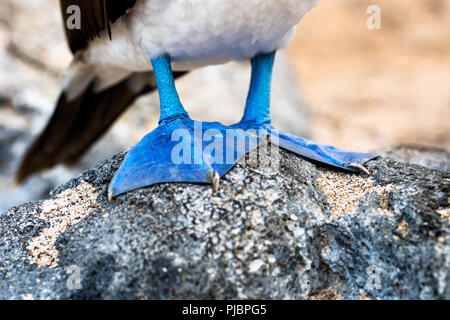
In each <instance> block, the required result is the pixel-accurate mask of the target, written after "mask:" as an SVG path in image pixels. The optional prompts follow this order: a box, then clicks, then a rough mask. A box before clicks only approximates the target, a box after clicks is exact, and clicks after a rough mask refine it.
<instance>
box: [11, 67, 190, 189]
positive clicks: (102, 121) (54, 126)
mask: <svg viewBox="0 0 450 320" xmlns="http://www.w3.org/2000/svg"><path fill="white" fill-rule="evenodd" d="M144 75H145V76H146V77H149V78H150V81H146V83H147V84H144V87H143V89H142V90H141V91H140V92H133V90H131V86H130V83H134V85H136V81H143V79H144V78H143V76H144ZM181 75H182V73H175V77H178V76H181ZM151 78H153V81H152V80H151ZM152 82H153V84H151V83H152ZM93 87H94V82H93V83H92V84H91V86H89V87H88V88H87V89H86V90H85V91H84V93H83V94H82V95H80V96H79V97H78V98H76V99H74V100H71V101H68V100H67V99H66V95H65V93H62V94H61V96H60V98H59V101H58V104H57V107H56V110H55V111H54V113H53V116H52V117H51V119H50V121H49V122H48V124H47V126H46V128H45V129H44V131H43V132H42V133H41V134H40V135H39V136H38V137H37V138H36V139H35V141H34V142H33V144H32V145H31V146H30V147H29V148H28V150H27V152H26V154H25V157H24V158H23V160H22V163H21V165H20V167H19V169H18V171H17V173H16V181H17V182H18V183H21V182H23V181H24V180H25V179H26V178H27V177H28V176H30V175H32V174H35V173H38V172H40V171H43V170H46V169H50V168H52V167H53V166H55V165H58V164H66V165H71V164H73V163H74V162H76V161H77V160H78V159H79V158H80V156H81V155H83V154H84V153H85V152H86V151H87V150H88V149H89V147H90V146H91V145H92V144H93V143H94V142H95V141H96V140H97V139H98V138H99V137H101V136H102V135H103V134H104V133H105V132H106V131H107V130H108V129H109V127H110V126H111V125H112V124H113V123H114V121H115V120H116V119H117V118H118V117H119V116H120V115H121V114H122V113H123V111H125V109H126V108H127V107H128V106H129V105H131V104H132V103H133V102H134V101H135V99H136V98H138V97H139V96H140V95H142V94H145V93H148V92H151V91H153V90H155V89H156V83H155V81H154V75H153V73H152V72H148V73H146V74H142V73H140V74H138V73H135V74H132V75H131V76H130V77H128V78H127V79H125V80H123V81H122V82H120V83H118V84H116V85H115V86H113V87H111V88H109V89H107V90H105V91H102V92H99V93H96V92H94V91H93Z"/></svg>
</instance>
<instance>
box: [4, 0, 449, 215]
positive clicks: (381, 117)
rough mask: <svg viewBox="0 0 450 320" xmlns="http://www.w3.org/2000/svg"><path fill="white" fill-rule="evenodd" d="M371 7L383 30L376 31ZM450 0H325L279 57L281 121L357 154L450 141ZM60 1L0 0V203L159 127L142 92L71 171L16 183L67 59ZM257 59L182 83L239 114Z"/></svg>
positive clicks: (219, 113)
mask: <svg viewBox="0 0 450 320" xmlns="http://www.w3.org/2000/svg"><path fill="white" fill-rule="evenodd" d="M370 5H377V6H379V7H380V9H381V29H380V30H370V29H369V28H368V27H367V25H366V22H367V20H368V18H369V14H367V13H366V10H367V8H368V7H369V6H370ZM449 13H450V0H414V1H411V0H322V1H321V2H319V5H318V7H317V8H315V9H314V10H313V11H312V12H311V13H309V14H308V15H307V16H306V17H305V18H304V20H303V21H302V22H301V24H300V25H299V29H298V33H297V36H296V38H295V40H294V43H293V44H292V46H291V47H290V48H289V49H288V50H287V51H286V52H283V53H281V54H280V55H279V56H278V60H277V64H276V67H275V75H274V89H273V93H274V97H273V108H272V110H273V113H274V115H273V116H274V121H275V123H276V125H277V126H279V127H280V128H283V129H285V130H288V131H290V132H292V133H294V134H297V135H301V136H305V137H308V138H311V139H313V140H316V141H318V142H322V143H326V144H333V145H335V146H338V147H342V148H347V149H352V150H355V151H374V150H377V149H380V148H384V147H387V146H391V145H397V144H403V143H419V144H425V145H430V146H435V147H439V148H444V149H450V121H449V120H448V119H449V115H450V15H449ZM70 60H71V55H70V52H69V50H68V49H67V46H66V43H65V39H64V35H63V30H62V25H61V18H60V12H59V7H58V1H57V0H39V1H29V0H1V2H0V211H3V210H5V209H7V208H9V207H11V206H13V205H17V204H20V203H23V202H26V201H29V200H34V199H40V198H43V197H45V196H46V195H47V194H48V192H49V190H50V189H51V188H53V187H54V186H56V185H58V184H60V183H63V182H64V181H66V180H68V179H70V178H71V177H74V176H76V175H77V174H79V173H80V172H82V171H83V170H85V169H88V168H91V167H93V166H95V165H96V164H97V163H99V162H101V161H102V160H104V159H106V158H108V157H109V156H111V155H113V154H115V153H117V152H121V151H123V150H126V149H127V148H128V147H131V146H132V145H133V144H135V143H136V142H137V141H139V140H140V138H141V137H142V136H143V135H145V134H146V133H147V132H149V131H150V130H152V129H153V128H154V127H155V126H156V122H157V119H158V112H159V111H158V110H159V109H158V103H157V96H155V95H151V96H148V97H145V98H142V99H140V100H139V101H138V102H137V103H136V105H135V106H133V107H132V108H130V110H129V111H128V112H127V113H126V114H124V116H123V117H122V118H121V120H120V121H119V122H117V123H116V125H115V126H114V127H113V128H112V129H111V130H110V132H109V133H108V134H106V135H105V137H103V139H102V140H101V141H100V142H99V143H98V144H97V145H96V146H94V147H93V148H92V150H91V151H90V152H89V154H87V155H86V156H85V157H84V158H83V159H82V161H81V162H80V163H79V164H78V165H77V166H76V167H73V168H69V169H67V168H56V169H55V170H53V171H51V172H46V173H44V174H42V175H40V176H38V177H34V178H32V179H30V180H29V181H28V182H27V183H26V184H25V185H23V186H20V187H14V185H13V183H12V176H13V173H14V169H15V167H16V166H17V164H18V161H19V160H20V157H21V156H22V154H23V152H24V150H25V148H26V146H27V144H28V143H29V142H30V141H31V139H32V138H33V136H35V135H36V134H37V133H38V132H39V131H40V130H41V129H42V127H43V126H44V125H45V123H46V121H47V119H48V117H49V116H50V115H51V113H52V110H53V107H54V102H55V100H56V99H57V97H58V95H59V91H60V83H61V77H62V74H63V72H64V69H65V68H66V66H67V65H68V64H69V63H70ZM249 79H250V69H249V66H248V64H236V63H233V64H228V65H226V66H220V67H208V68H205V69H202V70H198V71H195V72H193V73H192V74H189V75H188V76H186V77H185V78H183V79H182V80H181V81H179V82H178V84H177V86H178V88H179V91H180V95H181V97H182V100H183V102H184V104H185V105H186V106H187V109H188V111H189V112H190V113H191V115H192V117H193V118H196V119H201V120H206V121H221V122H224V123H226V124H230V123H233V122H235V121H237V120H239V119H240V117H241V115H242V112H243V106H244V101H245V96H246V92H247V89H248V83H249Z"/></svg>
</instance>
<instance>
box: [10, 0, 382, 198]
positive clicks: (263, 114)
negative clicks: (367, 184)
mask: <svg viewBox="0 0 450 320" xmlns="http://www.w3.org/2000/svg"><path fill="white" fill-rule="evenodd" d="M317 2H318V0H120V1H117V0H60V4H61V10H62V15H63V18H64V24H65V31H66V35H67V39H68V43H69V47H70V49H71V50H72V52H73V54H74V59H73V62H72V63H71V65H70V67H69V68H68V70H67V73H66V76H65V80H64V85H63V91H62V93H61V96H60V98H59V100H58V103H57V106H56V109H55V112H54V114H53V116H52V118H51V119H50V121H49V123H48V125H47V127H46V128H45V129H44V131H43V132H42V133H41V134H40V135H39V137H38V138H37V139H36V140H35V141H34V143H33V144H32V145H31V147H30V148H29V149H28V151H27V153H26V155H25V157H24V159H23V162H22V164H21V166H20V168H19V170H18V173H17V180H18V181H19V182H20V181H23V180H24V179H25V178H27V177H28V176H29V175H31V174H33V173H36V172H39V171H41V170H44V169H48V168H51V167H53V166H54V165H57V164H60V163H63V164H71V163H73V162H74V161H75V160H76V159H78V158H79V157H80V155H82V154H83V153H84V152H85V151H86V150H87V149H88V148H89V147H90V146H91V144H92V143H93V142H94V141H95V140H96V139H98V137H99V136H101V135H102V134H103V133H104V132H105V131H106V130H107V129H108V128H109V127H110V125H111V124H112V123H113V122H114V121H115V120H116V119H117V118H118V116H119V115H120V114H121V113H122V112H123V111H124V110H125V109H126V108H127V107H128V106H129V105H130V104H132V102H133V101H134V100H135V99H136V98H137V97H139V96H140V95H143V94H146V93H148V92H150V91H153V90H158V92H159V98H160V108H161V116H160V121H159V126H158V127H157V128H156V129H155V130H154V131H152V132H150V133H149V134H148V135H147V136H145V137H144V138H143V139H142V140H141V141H140V142H139V143H138V144H137V145H136V146H135V147H133V148H132V149H131V150H130V151H129V152H128V154H127V155H126V157H125V160H124V161H123V163H122V165H121V167H120V168H119V170H118V171H117V172H116V174H115V176H114V178H113V180H112V182H111V183H110V187H109V195H110V197H111V198H112V197H115V196H117V195H120V194H123V193H125V192H128V191H131V190H134V189H138V188H142V187H147V186H151V185H154V184H157V183H162V182H196V183H212V184H213V185H214V188H215V189H216V188H217V186H218V181H219V179H220V177H222V176H223V175H224V174H226V173H227V172H228V171H229V170H230V169H231V168H232V167H233V166H234V165H235V163H236V162H237V161H238V160H239V159H240V158H241V157H242V156H243V155H245V154H246V153H248V152H249V151H251V150H252V149H256V147H258V146H259V145H260V144H261V143H262V141H263V140H264V139H262V137H263V136H265V137H269V139H270V141H271V143H272V144H276V145H278V146H280V147H281V148H284V149H287V150H289V151H291V152H294V153H296V154H298V155H300V156H303V157H305V158H307V159H311V160H314V161H318V162H321V163H325V164H328V165H331V166H335V167H339V168H342V169H345V170H349V171H358V170H365V168H364V166H363V164H364V163H365V162H366V161H368V160H369V159H372V158H374V156H373V155H371V154H366V153H356V152H350V151H345V150H342V149H338V148H335V147H333V146H326V145H322V144H318V143H314V142H311V141H308V140H306V139H303V138H300V137H297V136H294V135H291V134H289V133H286V132H283V131H281V130H278V129H277V128H275V127H274V126H272V125H271V117H270V90H271V89H270V87H271V76H272V68H273V63H274V59H275V54H276V52H277V51H278V50H280V49H283V48H285V47H286V46H288V44H289V43H290V42H291V41H292V39H293V36H294V33H295V28H296V26H297V24H298V23H299V22H300V21H301V19H302V18H303V17H304V15H305V14H306V13H307V12H308V11H310V10H311V9H312V8H313V7H314V6H315V5H316V4H317ZM73 6H76V7H75V8H79V13H80V17H79V19H80V23H79V26H78V28H74V27H73V26H72V27H70V26H69V24H67V23H66V20H67V19H69V18H70V14H71V13H73V12H71V10H70V8H74V7H73ZM69 7H70V8H69ZM234 60H237V61H245V60H249V61H251V64H252V77H251V83H250V90H249V94H248V98H247V102H246V106H245V111H244V115H243V117H242V120H241V121H240V122H239V123H237V124H235V125H232V126H225V125H222V124H220V123H218V122H208V123H207V122H200V121H194V120H192V119H191V118H190V117H189V115H188V113H187V112H186V110H185V109H184V107H183V104H182V103H181V101H180V98H179V96H178V93H177V90H176V87H175V79H176V78H177V77H179V76H181V75H183V74H184V73H186V72H188V71H190V70H192V69H195V68H201V67H204V66H208V65H214V64H222V63H226V62H229V61H234ZM199 94H202V90H201V88H199ZM210 107H211V108H214V105H211V106H210ZM274 107H275V108H276V106H274ZM260 132H265V134H264V135H261V134H260ZM230 137H231V138H230ZM180 144H181V147H180ZM238 145H239V146H240V147H239V146H238Z"/></svg>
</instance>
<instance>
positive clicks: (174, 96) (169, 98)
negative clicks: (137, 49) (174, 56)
mask: <svg viewBox="0 0 450 320" xmlns="http://www.w3.org/2000/svg"><path fill="white" fill-rule="evenodd" d="M151 62H152V66H153V72H154V73H155V78H156V84H157V86H158V93H159V102H160V109H161V116H160V119H159V123H162V122H165V121H171V120H174V119H176V118H180V119H181V118H186V117H188V114H187V112H186V110H185V109H184V107H183V105H182V104H181V102H180V97H179V96H178V92H177V89H176V87H175V79H174V78H173V73H172V67H171V64H170V57H168V56H162V57H157V58H154V59H151Z"/></svg>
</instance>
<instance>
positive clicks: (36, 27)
mask: <svg viewBox="0 0 450 320" xmlns="http://www.w3.org/2000/svg"><path fill="white" fill-rule="evenodd" d="M43 30H45V32H43ZM70 60H71V54H70V52H69V50H68V48H67V45H66V42H65V39H64V34H63V28H62V22H61V17H60V12H59V7H58V2H57V1H54V0H39V1H38V2H33V1H29V0H1V1H0V211H4V210H6V209H8V208H10V207H12V206H13V205H17V204H20V203H24V202H26V201H30V200H37V199H41V198H43V197H45V195H46V194H48V192H49V191H50V189H52V188H54V187H55V186H57V185H59V184H61V183H63V182H65V181H67V180H69V179H71V178H73V177H75V176H77V175H78V174H80V173H81V172H83V171H84V170H87V169H90V168H92V167H93V166H95V165H96V164H98V163H99V162H100V161H103V160H104V159H107V158H109V157H111V156H112V155H114V154H116V153H118V152H121V151H123V150H126V149H128V148H129V147H131V146H133V145H134V144H135V143H137V142H138V141H139V140H140V139H141V138H142V137H143V136H144V135H145V134H146V133H148V132H149V131H151V130H152V129H154V128H155V127H156V125H157V121H158V116H159V106H158V105H159V103H158V98H157V95H149V96H147V97H144V98H142V99H139V101H137V102H136V104H135V106H133V107H131V108H130V110H129V111H128V112H127V113H126V114H125V115H124V116H123V117H122V118H121V119H120V121H118V122H117V123H116V124H115V125H114V127H113V128H112V129H111V130H110V131H109V132H108V133H107V134H106V136H105V137H103V138H102V139H101V141H100V142H99V143H98V144H97V145H96V146H94V147H93V149H92V150H91V151H90V152H89V153H88V154H87V155H86V156H85V157H84V158H83V159H82V161H81V162H80V163H79V164H78V165H77V166H75V167H73V168H70V169H66V168H57V169H56V170H53V171H50V172H47V173H44V174H42V175H40V176H37V177H35V178H32V179H30V180H29V181H28V182H27V183H26V184H25V185H23V186H21V187H20V188H15V187H14V186H13V184H12V183H11V182H12V176H13V174H14V170H15V168H16V167H17V165H18V161H19V160H20V158H21V157H22V156H23V153H24V151H25V148H26V146H27V144H28V143H29V142H30V141H31V139H32V138H33V136H35V135H36V134H37V133H38V132H39V131H40V130H41V128H42V127H43V126H44V125H45V123H46V121H47V119H48V117H50V115H51V113H52V112H53V108H54V103H55V101H56V100H57V97H58V95H59V93H60V92H59V91H60V88H61V78H62V74H63V72H64V70H65V68H66V67H67V66H68V65H69V63H70ZM249 83H250V66H249V64H248V63H247V64H237V63H232V64H228V65H225V66H217V67H209V68H204V69H200V70H197V71H195V72H192V73H191V74H189V75H188V76H186V77H184V78H183V79H181V80H180V81H177V86H178V89H179V93H180V96H181V98H182V101H183V103H184V104H185V106H186V108H187V109H188V111H189V112H190V115H191V117H192V118H193V119H199V120H204V121H220V122H223V123H225V124H231V123H234V122H237V121H239V120H240V117H241V116H242V113H243V109H244V104H245V96H246V93H247V90H248V85H249ZM273 93H274V97H273V104H274V108H273V111H274V119H275V122H276V124H277V125H278V127H279V128H281V129H284V130H287V131H289V132H292V133H295V134H298V135H300V136H308V134H309V126H308V114H307V112H306V109H305V105H304V103H303V100H302V99H301V96H300V94H299V93H298V85H297V83H296V80H295V77H294V75H293V71H292V68H291V67H290V65H289V62H288V61H287V58H286V56H285V55H284V54H282V53H280V55H279V56H278V59H277V62H276V65H275V72H274V89H273Z"/></svg>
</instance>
